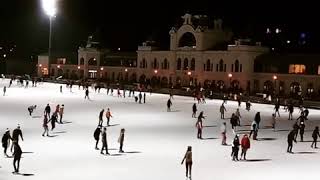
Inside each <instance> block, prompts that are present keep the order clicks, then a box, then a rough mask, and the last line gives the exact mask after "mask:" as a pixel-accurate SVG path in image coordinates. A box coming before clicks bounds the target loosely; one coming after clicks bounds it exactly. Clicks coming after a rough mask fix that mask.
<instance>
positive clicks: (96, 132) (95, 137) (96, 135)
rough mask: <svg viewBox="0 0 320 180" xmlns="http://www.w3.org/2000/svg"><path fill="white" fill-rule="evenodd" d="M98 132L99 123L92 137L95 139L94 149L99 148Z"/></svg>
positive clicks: (99, 128) (99, 131)
mask: <svg viewBox="0 0 320 180" xmlns="http://www.w3.org/2000/svg"><path fill="white" fill-rule="evenodd" d="M100 133H101V126H100V125H99V126H98V127H97V128H96V130H95V131H94V133H93V137H94V139H95V140H96V147H95V149H96V150H99V148H98V144H99V139H100Z"/></svg>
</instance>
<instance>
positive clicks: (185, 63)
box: [183, 58, 189, 70]
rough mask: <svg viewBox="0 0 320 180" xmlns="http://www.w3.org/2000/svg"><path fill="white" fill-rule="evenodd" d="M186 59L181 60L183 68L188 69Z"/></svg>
mask: <svg viewBox="0 0 320 180" xmlns="http://www.w3.org/2000/svg"><path fill="white" fill-rule="evenodd" d="M188 68H189V67H188V59H187V58H185V59H184V61H183V70H188Z"/></svg>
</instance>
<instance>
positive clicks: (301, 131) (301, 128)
mask: <svg viewBox="0 0 320 180" xmlns="http://www.w3.org/2000/svg"><path fill="white" fill-rule="evenodd" d="M305 127H306V125H305V124H304V122H300V127H299V129H300V131H299V133H300V141H301V142H303V135H304V129H305Z"/></svg>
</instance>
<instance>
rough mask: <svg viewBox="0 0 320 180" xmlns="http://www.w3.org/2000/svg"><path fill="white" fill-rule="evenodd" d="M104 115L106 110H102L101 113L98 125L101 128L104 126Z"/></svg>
mask: <svg viewBox="0 0 320 180" xmlns="http://www.w3.org/2000/svg"><path fill="white" fill-rule="evenodd" d="M103 114H104V109H102V110H101V111H100V113H99V123H98V125H99V126H102V124H103Z"/></svg>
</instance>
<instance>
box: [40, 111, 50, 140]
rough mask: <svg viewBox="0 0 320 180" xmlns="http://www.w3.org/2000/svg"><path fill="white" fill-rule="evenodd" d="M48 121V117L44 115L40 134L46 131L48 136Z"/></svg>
mask: <svg viewBox="0 0 320 180" xmlns="http://www.w3.org/2000/svg"><path fill="white" fill-rule="evenodd" d="M49 121H50V120H48V117H47V116H46V115H45V116H44V117H43V124H42V127H43V130H44V131H43V133H42V136H44V135H45V134H46V133H47V136H49V127H48V124H49Z"/></svg>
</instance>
